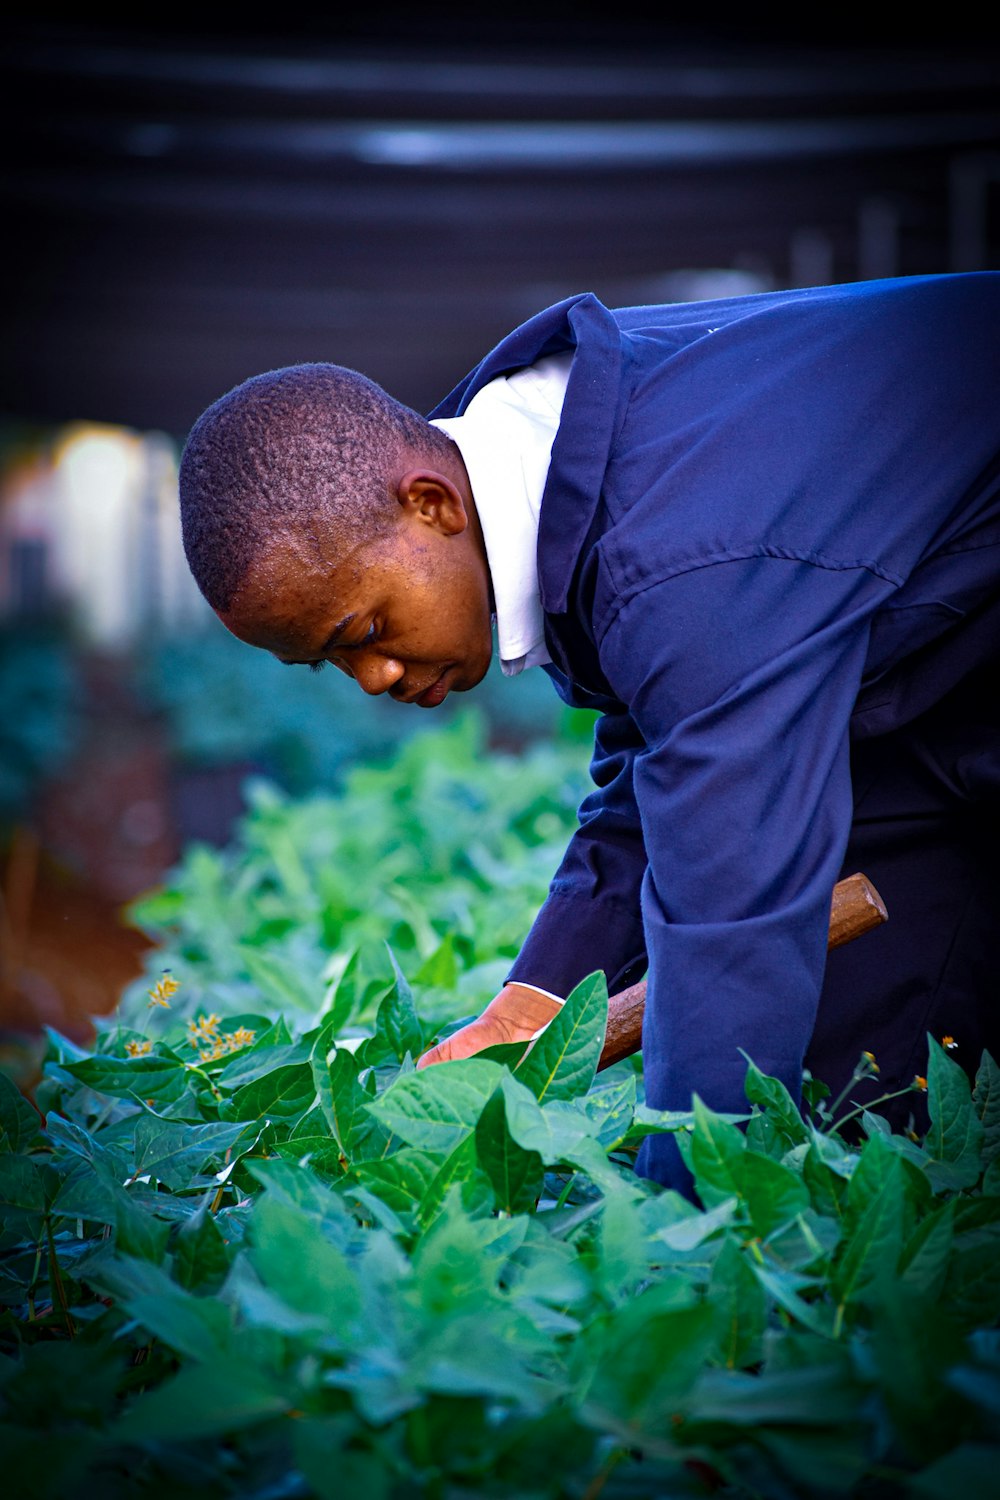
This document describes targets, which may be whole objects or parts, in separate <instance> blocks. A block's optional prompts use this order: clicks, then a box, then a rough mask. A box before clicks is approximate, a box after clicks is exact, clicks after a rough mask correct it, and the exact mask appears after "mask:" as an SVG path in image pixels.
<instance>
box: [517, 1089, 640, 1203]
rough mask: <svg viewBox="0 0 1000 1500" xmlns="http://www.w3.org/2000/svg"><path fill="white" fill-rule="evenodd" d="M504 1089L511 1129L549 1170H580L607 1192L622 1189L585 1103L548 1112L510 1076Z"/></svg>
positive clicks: (552, 1106)
mask: <svg viewBox="0 0 1000 1500" xmlns="http://www.w3.org/2000/svg"><path fill="white" fill-rule="evenodd" d="M500 1086H501V1088H502V1090H503V1095H504V1106H505V1109H506V1114H507V1129H508V1130H509V1131H510V1133H511V1135H512V1136H513V1137H514V1140H515V1141H516V1142H517V1143H518V1145H519V1146H523V1147H524V1149H525V1151H537V1153H538V1155H539V1156H540V1157H541V1159H542V1161H543V1163H544V1164H545V1166H547V1167H554V1166H559V1165H561V1164H563V1163H565V1164H568V1165H570V1166H575V1167H579V1168H580V1170H581V1171H583V1172H585V1173H586V1174H587V1175H588V1176H589V1177H590V1178H591V1180H592V1181H593V1182H594V1184H595V1186H597V1187H599V1188H601V1189H602V1191H604V1192H608V1191H613V1190H614V1189H615V1188H617V1187H618V1185H619V1183H620V1181H621V1179H620V1177H619V1175H618V1173H617V1172H616V1170H615V1168H614V1167H612V1166H611V1164H610V1163H609V1162H608V1160H607V1157H606V1156H605V1154H604V1151H603V1149H602V1147H601V1146H600V1144H599V1143H598V1141H597V1140H596V1139H595V1135H594V1131H595V1125H594V1122H593V1121H592V1120H591V1119H590V1118H589V1117H588V1115H587V1112H586V1109H585V1108H584V1105H583V1101H582V1100H581V1099H574V1100H565V1101H564V1100H556V1101H555V1102H554V1103H552V1104H550V1105H549V1106H548V1107H547V1108H545V1107H543V1106H542V1105H540V1104H539V1102H538V1100H537V1099H536V1098H535V1096H534V1094H533V1093H532V1092H531V1090H530V1089H528V1088H525V1086H524V1084H522V1083H519V1082H518V1080H517V1079H516V1078H515V1077H512V1076H511V1074H509V1073H507V1074H505V1075H504V1077H503V1079H502V1082H501V1085H500Z"/></svg>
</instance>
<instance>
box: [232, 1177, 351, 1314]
mask: <svg viewBox="0 0 1000 1500" xmlns="http://www.w3.org/2000/svg"><path fill="white" fill-rule="evenodd" d="M251 1234H252V1241H253V1244H252V1249H251V1252H250V1259H251V1261H252V1263H253V1266H254V1269H255V1270H256V1271H257V1273H258V1275H259V1276H260V1277H261V1280H262V1281H263V1282H264V1284H265V1285H266V1286H267V1287H269V1288H270V1290H271V1291H272V1292H274V1293H275V1294H276V1295H277V1296H279V1297H280V1298H281V1299H282V1300H283V1301H284V1302H286V1303H287V1304H288V1306H289V1307H291V1308H293V1309H294V1310H295V1311H296V1312H300V1313H305V1314H307V1315H310V1316H314V1317H316V1318H317V1319H319V1320H321V1321H322V1322H323V1323H325V1324H326V1326H327V1327H328V1328H329V1329H330V1330H331V1331H336V1332H338V1333H340V1334H343V1333H344V1332H345V1330H346V1329H347V1328H348V1327H349V1326H350V1325H353V1324H354V1323H355V1322H356V1320H357V1317H358V1314H359V1312H360V1311H361V1294H360V1290H359V1287H358V1279H357V1274H356V1272H355V1271H354V1269H353V1268H352V1266H351V1265H350V1263H349V1262H348V1260H347V1257H346V1256H345V1255H344V1252H343V1251H342V1250H341V1249H339V1247H338V1246H337V1245H335V1244H334V1243H333V1242H332V1241H331V1240H330V1239H329V1238H328V1237H327V1236H326V1235H324V1234H323V1232H322V1229H321V1227H320V1226H319V1224H318V1223H317V1222H316V1220H315V1219H313V1218H311V1217H310V1216H308V1215H307V1214H305V1213H303V1212H302V1211H301V1210H299V1209H296V1208H293V1207H292V1206H291V1205H289V1204H287V1203H282V1202H279V1201H277V1200H276V1199H275V1197H274V1196H273V1195H272V1194H270V1193H265V1194H264V1196H263V1198H262V1199H261V1200H260V1202H259V1203H258V1204H257V1205H256V1207H255V1209H254V1215H253V1219H252V1221H251ZM354 1332H355V1330H353V1329H352V1330H351V1336H352V1337H353V1335H354Z"/></svg>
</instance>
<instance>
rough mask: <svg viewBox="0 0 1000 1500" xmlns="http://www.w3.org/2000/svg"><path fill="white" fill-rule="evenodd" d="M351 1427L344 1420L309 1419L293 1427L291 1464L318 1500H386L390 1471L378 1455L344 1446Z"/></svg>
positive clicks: (314, 1417)
mask: <svg viewBox="0 0 1000 1500" xmlns="http://www.w3.org/2000/svg"><path fill="white" fill-rule="evenodd" d="M354 1427H355V1424H354V1422H353V1421H352V1420H351V1419H350V1418H344V1417H316V1416H310V1417H308V1418H307V1419H306V1420H305V1421H298V1422H295V1423H294V1424H293V1431H292V1451H293V1453H294V1455H295V1462H296V1464H297V1466H298V1467H299V1468H300V1469H301V1470H302V1473H303V1474H304V1475H305V1477H306V1480H307V1482H308V1484H309V1487H310V1492H311V1493H313V1494H315V1495H316V1496H317V1497H318V1500H347V1497H348V1496H359V1497H360V1496H364V1500H389V1497H390V1494H391V1492H392V1488H393V1475H392V1469H391V1467H390V1466H389V1465H388V1464H387V1463H385V1462H383V1460H382V1459H380V1458H379V1456H378V1454H376V1453H373V1452H371V1451H370V1450H365V1449H360V1448H349V1447H347V1446H346V1444H347V1442H348V1440H349V1439H350V1437H351V1436H352V1435H353V1430H354Z"/></svg>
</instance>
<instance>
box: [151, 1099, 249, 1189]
mask: <svg viewBox="0 0 1000 1500" xmlns="http://www.w3.org/2000/svg"><path fill="white" fill-rule="evenodd" d="M246 1129H247V1127H246V1126H245V1125H241V1124H233V1123H227V1122H224V1121H221V1120H220V1121H213V1122H211V1123H207V1124H205V1125H178V1124H167V1123H165V1122H164V1121H163V1120H161V1119H159V1117H158V1116H156V1115H154V1114H142V1115H140V1116H139V1117H138V1119H137V1121H136V1126H135V1138H134V1150H135V1157H134V1164H133V1173H134V1175H135V1176H136V1177H155V1178H156V1179H157V1180H158V1181H159V1182H162V1183H163V1184H164V1186H165V1187H168V1188H170V1189H171V1190H172V1191H174V1192H176V1191H177V1190H178V1189H179V1188H184V1187H187V1185H188V1183H189V1182H190V1181H191V1178H192V1177H193V1176H194V1174H195V1173H196V1172H197V1171H198V1170H199V1169H200V1168H201V1167H202V1166H203V1164H204V1163H205V1162H206V1161H208V1159H209V1158H210V1157H215V1156H221V1155H224V1153H225V1152H226V1151H227V1150H228V1149H229V1148H230V1147H231V1146H233V1145H235V1144H236V1142H237V1141H238V1140H239V1139H240V1137H241V1136H242V1135H245V1134H246Z"/></svg>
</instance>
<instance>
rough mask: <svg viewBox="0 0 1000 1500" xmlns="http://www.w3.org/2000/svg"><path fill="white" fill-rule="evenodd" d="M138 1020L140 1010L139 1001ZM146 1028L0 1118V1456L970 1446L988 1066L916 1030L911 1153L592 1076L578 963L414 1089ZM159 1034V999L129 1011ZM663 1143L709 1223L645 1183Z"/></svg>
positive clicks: (199, 1027)
mask: <svg viewBox="0 0 1000 1500" xmlns="http://www.w3.org/2000/svg"><path fill="white" fill-rule="evenodd" d="M160 998H161V1002H162V1000H164V999H165V1000H166V1001H167V1004H168V1006H169V1002H170V1001H171V999H172V998H173V997H172V996H171V995H169V994H168V995H165V996H164V995H161V997H160ZM357 999H358V997H357V993H356V991H355V990H354V989H353V987H352V986H351V984H350V982H349V980H348V982H347V983H346V986H345V988H344V990H343V992H341V990H340V989H339V988H338V990H337V991H336V992H335V993H334V994H333V996H332V998H331V1004H330V1007H329V1009H328V1010H327V1012H326V1014H325V1015H324V1016H323V1017H322V1018H321V1020H320V1021H319V1023H318V1024H313V1025H311V1026H308V1027H307V1028H306V1029H301V1030H297V1029H295V1028H294V1027H290V1026H289V1025H288V1024H287V1023H286V1022H285V1021H284V1020H281V1019H277V1020H273V1021H272V1020H268V1019H267V1018H266V1017H263V1016H242V1017H238V1018H237V1017H232V1018H228V1019H227V1020H226V1021H222V1020H221V1019H220V1018H218V1017H215V1016H212V1017H198V1018H195V1019H194V1020H193V1021H189V1022H188V1023H187V1025H186V1026H185V1027H184V1028H183V1029H181V1028H180V1026H179V1024H178V1023H177V1022H176V1021H174V1020H173V1018H172V1011H171V1016H170V1021H169V1025H168V1027H167V1030H166V1031H165V1033H164V1035H163V1036H162V1037H161V1038H160V1039H159V1040H157V1041H155V1042H152V1041H151V1040H150V1038H149V1037H144V1036H142V1035H140V1034H139V1033H138V1032H136V1031H133V1030H129V1029H127V1028H124V1027H122V1028H118V1029H116V1030H109V1031H108V1032H106V1033H105V1034H104V1036H103V1037H102V1038H101V1042H100V1045H99V1047H98V1049H97V1050H96V1051H94V1052H92V1053H84V1052H82V1051H80V1050H79V1049H77V1048H74V1047H72V1046H71V1045H70V1044H69V1043H67V1042H66V1041H65V1040H63V1039H61V1038H59V1037H57V1036H53V1037H52V1039H51V1046H50V1057H49V1061H48V1064H47V1068H46V1076H45V1079H44V1081H43V1084H42V1085H41V1087H40V1090H39V1098H38V1102H39V1106H40V1108H41V1109H42V1110H43V1111H44V1115H45V1118H44V1123H43V1121H42V1120H41V1119H40V1118H39V1115H38V1114H37V1113H36V1111H35V1110H34V1109H33V1108H32V1106H31V1105H29V1104H28V1103H27V1102H26V1101H25V1100H23V1099H22V1098H21V1097H20V1095H18V1094H17V1092H16V1090H14V1089H13V1087H12V1086H11V1085H6V1087H5V1088H4V1090H3V1094H2V1097H0V1121H2V1129H3V1134H2V1139H0V1145H2V1147H3V1154H0V1199H2V1203H3V1209H2V1212H3V1236H2V1240H0V1246H2V1251H3V1261H2V1281H0V1296H2V1302H3V1304H4V1307H5V1312H4V1316H3V1323H2V1326H3V1330H4V1346H5V1349H6V1354H5V1358H4V1363H3V1368H2V1381H3V1383H2V1403H3V1411H2V1416H0V1443H2V1446H3V1451H4V1453H5V1471H6V1474H7V1476H8V1482H12V1483H13V1484H14V1486H15V1490H16V1491H17V1492H22V1491H23V1492H27V1491H28V1490H29V1489H30V1491H31V1492H32V1493H33V1494H40V1495H50V1494H51V1495H53V1496H55V1495H59V1496H77V1495H79V1496H83V1495H85V1494H91V1493H93V1492H94V1489H95V1487H96V1486H98V1485H99V1486H100V1489H101V1492H102V1493H103V1494H106V1495H109V1496H112V1497H113V1496H118V1495H123V1496H124V1495H132V1494H143V1495H145V1494H159V1495H187V1494H191V1495H199V1496H203V1495H229V1494H239V1495H259V1496H264V1495H269V1496H279V1495H281V1496H283V1495H288V1496H296V1495H301V1496H306V1495H317V1496H321V1497H325V1496H333V1495H338V1496H339V1495H353V1494H356V1493H361V1492H362V1491H364V1492H369V1491H370V1492H371V1493H373V1494H375V1495H382V1496H408V1495H434V1496H442V1497H443V1496H449V1497H451V1496H455V1497H458V1496H462V1495H470V1494H472V1493H475V1494H483V1495H497V1496H508V1495H515V1494H516V1495H518V1496H520V1495H530V1496H552V1497H555V1496H585V1495H596V1494H598V1493H600V1494H603V1495H606V1496H622V1497H625V1496H650V1497H652V1496H659V1495H664V1494H670V1495H698V1494H703V1493H705V1492H706V1489H712V1488H715V1489H718V1490H721V1491H722V1492H723V1493H726V1494H730V1495H733V1496H739V1497H743V1496H746V1497H750V1496H759V1495H764V1496H768V1497H770V1496H772V1495H773V1496H781V1495H813V1494H841V1495H848V1494H856V1495H862V1494H864V1495H869V1494H879V1495H881V1494H886V1495H902V1494H914V1495H916V1494H929V1495H938V1494H940V1495H944V1494H945V1492H946V1490H947V1489H948V1487H949V1486H953V1485H954V1483H955V1479H956V1475H957V1476H959V1478H963V1477H964V1479H965V1482H967V1483H970V1484H971V1483H973V1482H975V1478H976V1476H977V1475H980V1474H983V1473H985V1472H986V1465H987V1464H989V1463H993V1462H995V1460H996V1456H997V1447H996V1445H997V1440H998V1437H1000V1432H998V1418H1000V1411H998V1403H997V1391H998V1390H1000V1335H998V1332H997V1328H996V1325H997V1321H998V1316H1000V1269H998V1268H1000V1255H998V1253H997V1251H998V1237H1000V1192H998V1188H1000V1175H998V1174H1000V1164H998V1155H1000V1112H998V1111H1000V1104H998V1100H1000V1091H998V1090H1000V1070H998V1069H997V1067H996V1065H995V1064H994V1062H993V1061H992V1059H990V1058H989V1057H986V1056H984V1059H983V1063H982V1066H981V1068H980V1072H979V1077H978V1079H977V1082H976V1087H975V1091H974V1092H973V1091H971V1090H970V1087H969V1083H968V1080H967V1079H966V1077H965V1074H964V1073H963V1072H962V1070H961V1069H960V1068H959V1067H958V1066H957V1064H955V1063H954V1062H952V1060H951V1059H950V1058H949V1057H948V1056H947V1054H946V1053H945V1051H944V1050H943V1049H942V1048H941V1047H940V1046H938V1045H937V1044H936V1043H934V1042H933V1041H932V1042H931V1043H930V1061H929V1067H928V1076H927V1085H928V1103H929V1106H930V1113H931V1120H932V1124H931V1129H930V1132H929V1133H928V1135H927V1137H926V1139H925V1140H924V1141H923V1142H916V1141H912V1140H910V1139H908V1138H907V1137H905V1136H897V1135H892V1134H889V1133H887V1132H886V1131H885V1130H884V1129H883V1122H881V1121H880V1120H879V1119H878V1117H877V1116H874V1115H870V1114H869V1115H866V1117H865V1127H866V1130H867V1139H866V1140H865V1143H864V1144H863V1145H862V1146H861V1147H860V1148H855V1147H852V1146H850V1145H848V1144H847V1143H846V1142H845V1141H844V1140H843V1139H841V1138H840V1137H839V1136H838V1134H837V1132H836V1130H835V1129H831V1128H830V1127H829V1125H828V1123H824V1122H823V1121H822V1120H819V1121H818V1120H817V1119H815V1118H814V1119H803V1118H802V1117H800V1116H799V1115H798V1113H797V1111H796V1110H795V1109H794V1107H793V1106H792V1102H791V1100H790V1098H789V1097H788V1095H787V1094H786V1093H785V1091H784V1090H783V1088H782V1086H781V1085H780V1084H779V1083H777V1082H776V1080H773V1079H770V1078H767V1077H765V1076H764V1075H762V1074H760V1073H759V1072H757V1070H756V1069H755V1068H754V1067H753V1065H752V1064H750V1065H749V1066H748V1094H749V1096H750V1098H751V1100H752V1101H753V1103H752V1105H751V1109H750V1111H749V1116H748V1119H746V1120H744V1121H743V1122H742V1123H745V1124H746V1130H745V1131H744V1130H741V1129H740V1128H739V1125H740V1123H741V1122H740V1121H739V1120H736V1119H733V1118H724V1117H721V1116H719V1115H716V1114H714V1113H713V1112H712V1111H711V1110H709V1109H707V1108H706V1107H705V1106H704V1104H702V1103H701V1101H700V1100H698V1099H697V1098H696V1099H695V1100H694V1101H693V1108H692V1110H691V1112H690V1113H685V1114H671V1115H664V1114H657V1113H656V1112H654V1111H652V1110H649V1109H648V1108H646V1107H645V1106H644V1105H643V1104H642V1103H641V1101H640V1099H639V1094H638V1090H637V1082H638V1081H637V1078H636V1075H635V1074H634V1073H633V1072H631V1071H628V1070H626V1069H622V1068H619V1069H618V1070H612V1073H611V1075H604V1076H601V1077H597V1076H595V1071H596V1066H597V1060H598V1056H599V1053H600V1047H601V1042H602V1037H603V1027H604V1020H605V1012H606V993H605V990H604V987H603V981H602V980H601V979H600V978H599V977H598V976H593V977H592V978H591V979H589V980H587V981H586V982H585V983H584V984H582V985H581V986H580V987H579V988H578V989H577V990H576V991H575V992H574V994H573V995H572V996H571V997H570V998H569V1000H568V1001H567V1003H566V1005H565V1006H564V1007H563V1009H562V1010H561V1011H560V1013H559V1015H558V1016H557V1017H556V1020H555V1021H554V1022H553V1023H552V1025H551V1026H550V1027H549V1028H548V1030H546V1031H545V1032H544V1033H543V1034H542V1036H541V1037H540V1038H539V1040H538V1041H537V1042H536V1043H535V1044H534V1046H533V1047H531V1048H530V1049H529V1050H527V1051H526V1052H525V1051H524V1049H518V1048H515V1049H503V1055H502V1056H497V1055H484V1056H480V1057H477V1058H472V1059H469V1060H468V1061H465V1062H459V1063H450V1064H446V1065H443V1066H441V1067H438V1068H435V1069H428V1070H424V1071H418V1070H415V1069H414V1066H413V1058H414V1055H415V1053H416V1052H417V1051H418V1050H419V1049H420V1048H421V1047H422V1046H423V1045H424V1043H425V1041H427V1035H426V1032H427V1029H428V1028H427V1027H426V1026H425V1023H424V1021H423V1020H422V1018H421V1016H420V1013H419V1010H418V1008H417V1007H416V1006H415V1004H414V1000H413V995H412V993H411V991H410V988H409V986H408V985H407V983H406V981H405V979H404V978H403V976H402V973H401V972H399V971H398V970H397V972H396V975H395V979H394V982H393V985H392V987H391V989H390V990H389V991H388V992H387V993H386V994H385V996H384V997H383V998H382V1000H381V1002H380V1004H379V1006H378V1010H377V1014H376V1020H375V1024H374V1026H373V1027H371V1028H370V1029H368V1031H367V1033H366V1034H365V1035H364V1036H363V1038H362V1039H361V1040H360V1041H357V1042H352V1043H351V1044H350V1045H346V1046H345V1045H342V1044H341V1043H340V1041H339V1038H340V1037H341V1036H342V1035H343V1033H344V1031H345V1029H347V1028H349V1027H350V1026H351V1024H352V1022H353V1021H354V1020H355V1018H356V1006H357ZM158 1013H159V1007H158ZM651 1130H661V1131H662V1130H666V1131H671V1132H674V1133H675V1134H676V1135H677V1137H678V1140H679V1142H680V1143H681V1145H682V1150H683V1152H684V1154H685V1156H686V1158H687V1160H688V1161H689V1163H690V1165H691V1168H692V1171H693V1172H694V1177H695V1183H696V1187H697V1190H698V1193H699V1196H700V1199H701V1202H702V1204H703V1205H704V1207H703V1208H702V1209H700V1210H699V1209H698V1208H696V1207H695V1206H693V1205H692V1204H691V1203H689V1202H687V1201H686V1200H685V1199H683V1198H681V1197H679V1196H678V1195H677V1194H675V1193H672V1192H663V1191H660V1190H658V1189H656V1188H654V1187H653V1186H652V1185H651V1184H649V1183H646V1182H643V1181H641V1180H640V1179H638V1178H636V1177H635V1175H634V1173H633V1172H632V1169H631V1162H632V1159H633V1155H634V1152H635V1150H636V1148H637V1146H638V1143H639V1141H640V1140H641V1138H642V1137H643V1136H644V1135H645V1134H646V1133H648V1132H649V1131H651Z"/></svg>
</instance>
